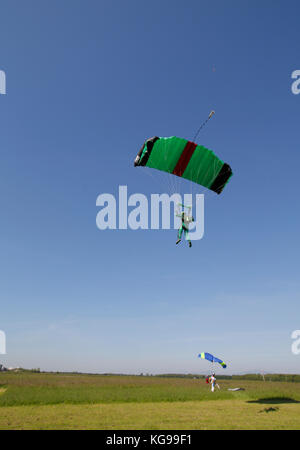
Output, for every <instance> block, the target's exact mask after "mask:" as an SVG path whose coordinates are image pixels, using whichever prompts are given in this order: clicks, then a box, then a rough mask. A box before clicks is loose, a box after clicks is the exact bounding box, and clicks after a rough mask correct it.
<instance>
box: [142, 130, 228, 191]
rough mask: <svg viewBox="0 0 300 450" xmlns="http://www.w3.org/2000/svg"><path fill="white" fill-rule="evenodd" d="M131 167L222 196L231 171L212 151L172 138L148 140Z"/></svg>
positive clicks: (184, 140)
mask: <svg viewBox="0 0 300 450" xmlns="http://www.w3.org/2000/svg"><path fill="white" fill-rule="evenodd" d="M134 165H135V166H146V167H151V168H153V169H158V170H162V171H164V172H168V173H171V174H173V175H177V176H178V177H182V178H186V179H187V180H190V181H193V182H194V183H198V184H201V185H202V186H204V187H206V188H208V189H210V190H212V191H214V192H216V193H217V194H220V193H221V192H222V190H223V189H224V187H225V185H226V184H227V182H228V181H229V178H230V177H231V176H232V170H231V167H230V166H229V165H228V164H227V163H224V162H223V161H222V160H221V159H219V158H218V157H217V156H216V155H215V154H214V153H213V151H212V150H209V149H207V148H205V147H203V146H202V145H197V144H195V143H194V142H191V141H187V140H186V139H182V138H178V137H175V136H172V137H157V136H155V137H152V138H150V139H147V140H146V141H145V142H144V144H143V146H142V147H141V149H140V151H139V153H138V154H137V156H136V158H135V161H134Z"/></svg>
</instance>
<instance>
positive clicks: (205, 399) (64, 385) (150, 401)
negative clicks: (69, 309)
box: [0, 372, 300, 429]
mask: <svg viewBox="0 0 300 450" xmlns="http://www.w3.org/2000/svg"><path fill="white" fill-rule="evenodd" d="M219 384H220V385H221V391H216V392H215V393H211V392H210V391H209V386H208V385H206V384H205V382H204V380H199V379H197V380H194V379H188V378H158V377H138V376H101V375H79V374H44V373H42V374H38V373H29V372H24V373H9V374H7V373H4V374H0V429H249V428H250V429H300V384H299V383H290V382H287V383H285V382H263V381H242V380H239V381H236V380H222V381H220V383H219ZM237 386H238V387H243V388H244V389H245V390H244V391H239V392H230V391H228V390H227V389H228V388H229V387H230V388H232V387H237Z"/></svg>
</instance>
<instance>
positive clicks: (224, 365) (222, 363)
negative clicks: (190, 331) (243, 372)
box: [198, 352, 227, 369]
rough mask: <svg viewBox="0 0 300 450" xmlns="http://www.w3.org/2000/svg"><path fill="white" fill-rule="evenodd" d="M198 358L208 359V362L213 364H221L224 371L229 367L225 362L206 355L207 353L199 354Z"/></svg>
mask: <svg viewBox="0 0 300 450" xmlns="http://www.w3.org/2000/svg"><path fill="white" fill-rule="evenodd" d="M198 357H199V358H202V359H207V361H210V362H212V363H214V362H217V363H219V364H221V366H222V367H223V369H226V367H227V365H226V364H225V363H224V361H222V360H221V359H219V358H216V357H215V356H213V355H211V354H210V353H205V352H203V353H199V355H198Z"/></svg>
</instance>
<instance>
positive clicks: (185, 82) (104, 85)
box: [0, 0, 300, 373]
mask: <svg viewBox="0 0 300 450" xmlns="http://www.w3.org/2000/svg"><path fill="white" fill-rule="evenodd" d="M299 13H300V6H299V2H298V1H292V0H291V1H288V2H285V1H274V0H272V1H271V0H264V1H263V2H258V1H246V0H243V1H240V0H236V1H233V0H229V1H227V2H223V1H221V0H219V1H210V2H207V1H192V0H190V1H187V2H180V1H171V0H170V1H168V0H164V1H161V0H160V1H157V0H154V1H151V2H146V1H140V0H139V1H138V0H128V1H126V2H123V1H93V0H88V1H78V0H72V1H70V0H65V1H64V2H60V1H58V0H57V1H45V0H43V1H37V0H36V1H28V0H26V1H23V2H20V1H17V0H10V1H9V2H8V1H2V2H1V16H0V69H1V70H4V71H5V73H6V77H7V94H6V95H1V96H0V120H1V133H0V155H1V156H0V186H1V195H0V208H1V235H0V248H1V259H0V264H1V270H0V302H1V314H0V329H1V330H3V331H5V333H6V336H7V354H6V355H2V356H1V361H2V362H3V363H4V364H5V365H8V366H22V367H27V368H31V367H40V368H41V369H44V370H78V371H87V372H123V373H140V372H144V373H161V372H185V373H187V372H201V373H204V372H205V371H207V370H208V369H209V366H207V365H206V363H205V362H203V361H202V362H201V361H199V360H198V359H197V354H198V353H199V352H201V351H207V352H211V353H214V354H216V356H219V357H221V358H223V359H224V360H225V361H226V362H227V363H228V373H234V372H247V371H257V370H262V371H276V372H294V373H295V372H297V373H299V367H300V356H296V355H294V354H292V352H291V344H292V340H291V333H292V331H293V330H297V329H300V314H299V313H300V306H299V300H300V299H299V292H300V289H299V288H300V279H299V222H300V214H299V182H298V178H299V165H300V153H299V137H300V131H299V119H300V95H299V96H297V95H293V94H292V92H291V84H292V79H291V74H292V72H293V71H294V70H296V69H300V60H299V39H300V32H299V21H298V18H299ZM212 109H214V110H215V111H216V115H215V117H214V119H213V120H212V121H211V122H210V123H209V125H208V126H207V127H206V128H205V129H204V130H203V131H202V133H201V134H200V136H199V138H198V142H199V143H201V144H202V145H205V146H207V147H209V148H211V149H213V150H214V151H215V152H216V153H217V154H218V155H219V156H220V157H221V158H222V159H224V160H226V161H227V162H228V163H230V165H231V166H232V168H233V171H234V177H233V178H232V180H231V181H230V183H229V184H228V186H227V187H226V189H225V190H224V192H223V194H222V195H221V196H217V195H213V194H212V193H210V194H207V192H206V194H207V195H206V196H205V236H204V238H203V239H202V240H201V241H197V242H195V243H194V245H193V248H192V249H189V248H188V247H187V245H185V243H184V242H183V243H182V245H181V246H175V240H176V232H174V230H173V231H150V230H146V231H141V230H139V231H131V230H125V231H121V230H117V231H100V230H99V229H98V228H97V227H96V222H95V220H96V215H97V212H98V208H97V207H96V198H97V196H98V195H99V194H101V193H116V192H117V190H118V186H119V185H127V186H128V193H129V194H131V193H135V192H139V193H144V194H146V195H150V193H159V192H163V191H164V188H165V186H164V185H163V184H162V185H160V184H159V183H155V180H154V179H153V178H152V177H151V176H148V175H149V174H146V173H145V172H146V171H147V170H149V169H140V168H134V167H133V160H134V158H135V155H136V153H137V151H138V149H139V148H140V146H141V144H142V143H143V141H144V139H145V138H148V137H150V136H153V135H158V136H172V135H176V136H181V137H184V138H187V139H191V138H192V137H193V135H194V133H195V131H196V130H197V128H198V126H199V124H200V123H201V122H202V121H203V120H204V119H205V118H206V116H207V114H208V113H209V111H211V110H212ZM161 180H162V179H161ZM162 181H163V180H162ZM199 192H200V191H199ZM201 192H203V191H201Z"/></svg>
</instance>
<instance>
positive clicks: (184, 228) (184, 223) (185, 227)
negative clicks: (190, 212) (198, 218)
mask: <svg viewBox="0 0 300 450" xmlns="http://www.w3.org/2000/svg"><path fill="white" fill-rule="evenodd" d="M178 217H181V227H180V228H179V230H178V239H180V240H181V236H182V232H184V236H185V239H186V240H187V241H188V243H189V245H190V246H191V245H192V243H191V240H190V239H189V222H194V218H193V217H190V216H187V215H186V214H185V213H184V212H183V213H182V214H181V215H180V216H178Z"/></svg>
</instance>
